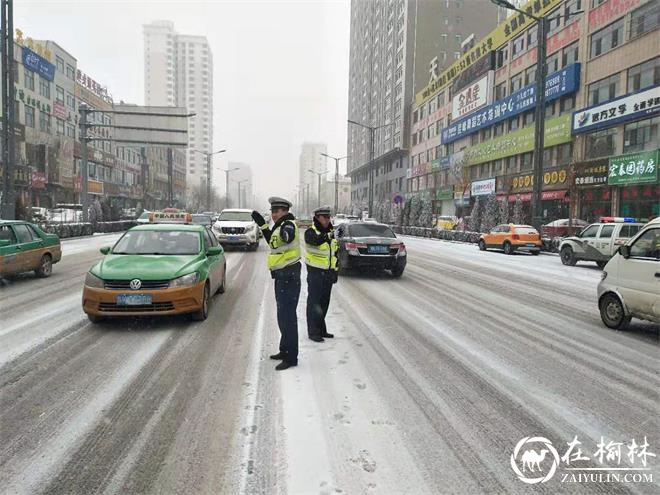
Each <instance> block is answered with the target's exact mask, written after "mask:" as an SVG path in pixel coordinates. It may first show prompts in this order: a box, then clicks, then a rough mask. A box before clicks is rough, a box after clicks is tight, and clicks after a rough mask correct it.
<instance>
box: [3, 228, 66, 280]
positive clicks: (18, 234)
mask: <svg viewBox="0 0 660 495" xmlns="http://www.w3.org/2000/svg"><path fill="white" fill-rule="evenodd" d="M60 259H62V247H61V245H60V238H59V237H58V236H56V235H55V234H48V233H46V232H44V231H43V230H41V229H40V228H39V227H38V226H36V225H34V224H33V223H29V222H23V221H20V220H0V277H6V276H10V275H17V274H19V273H23V272H31V271H34V273H35V274H36V275H37V277H50V275H51V273H53V264H54V263H57V262H58V261H60Z"/></svg>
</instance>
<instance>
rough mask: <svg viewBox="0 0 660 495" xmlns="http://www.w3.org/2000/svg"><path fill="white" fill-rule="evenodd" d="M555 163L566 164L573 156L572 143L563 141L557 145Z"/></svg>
mask: <svg viewBox="0 0 660 495" xmlns="http://www.w3.org/2000/svg"><path fill="white" fill-rule="evenodd" d="M556 149H557V151H556V156H557V163H556V164H557V165H558V166H559V165H568V164H569V163H571V160H572V158H573V143H564V144H560V145H559V146H557V148H556Z"/></svg>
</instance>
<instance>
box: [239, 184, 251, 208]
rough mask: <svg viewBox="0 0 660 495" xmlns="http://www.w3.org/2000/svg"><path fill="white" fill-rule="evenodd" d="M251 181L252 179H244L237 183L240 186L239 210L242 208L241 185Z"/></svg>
mask: <svg viewBox="0 0 660 495" xmlns="http://www.w3.org/2000/svg"><path fill="white" fill-rule="evenodd" d="M249 181H250V179H243V180H238V181H236V184H238V207H239V208H240V207H241V184H243V182H249Z"/></svg>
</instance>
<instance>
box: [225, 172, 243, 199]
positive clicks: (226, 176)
mask: <svg viewBox="0 0 660 495" xmlns="http://www.w3.org/2000/svg"><path fill="white" fill-rule="evenodd" d="M240 169H241V167H234V168H229V164H227V168H225V169H223V170H224V172H225V202H226V203H227V208H229V172H234V171H236V170H240Z"/></svg>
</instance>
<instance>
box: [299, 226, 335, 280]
mask: <svg viewBox="0 0 660 495" xmlns="http://www.w3.org/2000/svg"><path fill="white" fill-rule="evenodd" d="M310 229H312V230H314V232H316V234H317V235H321V231H320V230H319V229H317V228H316V225H312V226H311V227H310ZM338 249H339V243H338V242H337V239H334V238H333V239H331V240H330V242H329V243H328V242H324V243H323V244H321V245H320V246H313V245H312V244H309V243H305V263H307V265H308V266H313V267H315V268H320V269H322V270H336V269H337V251H338Z"/></svg>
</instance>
